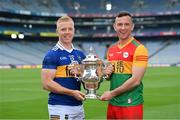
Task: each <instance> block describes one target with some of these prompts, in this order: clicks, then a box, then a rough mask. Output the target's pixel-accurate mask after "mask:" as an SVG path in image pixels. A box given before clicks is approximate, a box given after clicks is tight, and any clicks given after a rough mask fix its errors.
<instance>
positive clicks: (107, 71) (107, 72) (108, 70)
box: [103, 63, 114, 79]
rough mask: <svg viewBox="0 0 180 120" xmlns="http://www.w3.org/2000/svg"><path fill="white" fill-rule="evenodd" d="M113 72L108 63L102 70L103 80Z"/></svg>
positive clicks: (111, 66)
mask: <svg viewBox="0 0 180 120" xmlns="http://www.w3.org/2000/svg"><path fill="white" fill-rule="evenodd" d="M113 71H114V67H113V65H112V64H110V63H109V64H107V65H105V67H104V70H103V75H104V76H105V77H104V78H105V79H106V78H108V77H109V76H110V75H111V74H112V72H113Z"/></svg>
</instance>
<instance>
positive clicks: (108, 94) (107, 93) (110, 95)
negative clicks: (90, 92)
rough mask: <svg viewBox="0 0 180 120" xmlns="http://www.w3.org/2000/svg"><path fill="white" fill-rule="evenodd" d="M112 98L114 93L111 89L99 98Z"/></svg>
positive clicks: (103, 99) (106, 99) (104, 99)
mask: <svg viewBox="0 0 180 120" xmlns="http://www.w3.org/2000/svg"><path fill="white" fill-rule="evenodd" d="M112 98H113V95H112V93H111V91H106V92H104V93H103V94H102V95H101V96H100V98H99V99H100V100H102V101H108V100H110V99H112Z"/></svg>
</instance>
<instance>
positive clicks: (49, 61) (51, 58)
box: [42, 51, 57, 69]
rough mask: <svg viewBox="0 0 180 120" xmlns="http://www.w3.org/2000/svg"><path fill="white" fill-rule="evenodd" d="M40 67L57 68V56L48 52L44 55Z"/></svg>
mask: <svg viewBox="0 0 180 120" xmlns="http://www.w3.org/2000/svg"><path fill="white" fill-rule="evenodd" d="M42 68H46V69H56V68H57V56H56V55H55V54H54V53H53V52H50V51H49V52H48V53H47V54H46V56H45V57H44V60H43V63H42Z"/></svg>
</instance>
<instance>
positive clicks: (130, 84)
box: [111, 77, 141, 97]
mask: <svg viewBox="0 0 180 120" xmlns="http://www.w3.org/2000/svg"><path fill="white" fill-rule="evenodd" d="M140 82H141V80H139V79H136V78H133V77H131V78H130V79H128V80H127V81H126V82H125V83H124V84H122V85H121V86H119V87H118V88H116V89H114V90H112V91H111V94H112V96H113V97H115V96H118V95H120V94H122V93H124V92H126V91H129V90H131V89H133V88H135V87H136V86H138V85H139V84H140Z"/></svg>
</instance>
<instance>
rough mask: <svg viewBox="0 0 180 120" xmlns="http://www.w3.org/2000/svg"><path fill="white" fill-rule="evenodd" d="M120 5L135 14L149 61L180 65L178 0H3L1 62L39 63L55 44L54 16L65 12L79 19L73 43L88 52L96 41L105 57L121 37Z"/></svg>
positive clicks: (136, 33)
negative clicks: (115, 25)
mask: <svg viewBox="0 0 180 120" xmlns="http://www.w3.org/2000/svg"><path fill="white" fill-rule="evenodd" d="M89 3H91V4H89ZM92 3H93V4H92ZM107 4H111V6H112V8H111V9H110V10H107V9H106V5H107ZM121 10H126V11H129V12H131V13H133V16H134V22H135V30H134V32H133V35H134V36H135V37H136V38H137V39H139V40H141V42H143V43H144V44H145V46H146V47H147V48H148V50H149V64H150V65H177V66H178V65H179V64H180V42H179V40H180V37H179V36H180V21H179V20H180V1H179V0H159V1H158V2H157V1H156V0H126V1H121V0H111V1H109V0H52V1H49V0H31V1H29V0H1V1H0V50H1V51H0V65H27V64H28V65H29V64H31V65H40V64H41V62H42V58H43V56H44V54H45V52H46V51H47V50H48V49H50V48H51V47H52V46H53V45H55V44H56V41H57V35H56V33H55V29H56V28H55V21H56V20H57V18H58V17H59V16H62V15H64V14H68V15H70V16H72V17H73V19H74V20H75V27H76V31H75V33H76V34H75V39H74V46H75V47H77V48H78V49H82V50H83V51H85V52H86V53H87V52H88V49H89V47H90V46H93V47H94V48H95V50H96V53H97V54H98V56H99V57H100V58H101V59H104V60H105V59H106V54H105V51H106V50H107V48H108V46H110V45H111V44H112V43H114V42H115V41H117V37H116V35H115V32H114V30H113V27H112V24H113V21H114V17H115V15H116V14H117V13H118V11H121ZM12 34H15V35H16V38H14V39H13V38H11V35H12ZM19 34H23V35H24V37H23V38H18V35H19Z"/></svg>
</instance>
